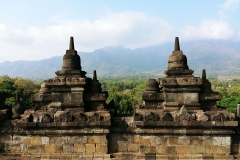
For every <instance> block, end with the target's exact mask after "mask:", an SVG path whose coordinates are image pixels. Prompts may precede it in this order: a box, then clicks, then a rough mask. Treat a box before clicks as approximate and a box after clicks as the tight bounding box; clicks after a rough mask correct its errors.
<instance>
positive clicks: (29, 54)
mask: <svg viewBox="0 0 240 160" xmlns="http://www.w3.org/2000/svg"><path fill="white" fill-rule="evenodd" d="M173 32H174V29H173V26H171V25H170V24H169V23H168V22H166V21H164V20H162V19H160V18H155V17H149V16H147V15H146V14H145V13H142V12H135V11H126V12H121V13H113V12H107V13H106V14H105V15H104V16H103V17H101V18H99V19H97V20H94V21H89V20H88V19H80V20H61V21H59V22H58V23H57V24H52V25H50V26H46V27H42V28H41V27H37V26H31V27H29V28H26V29H19V28H8V27H7V26H4V25H3V24H0V35H1V36H0V43H1V45H0V49H1V51H4V52H5V55H2V54H1V56H0V61H4V60H18V59H25V60H33V59H43V58H49V57H52V56H57V55H63V54H64V53H65V50H66V49H67V48H68V43H69V37H70V36H73V37H74V40H75V48H76V50H78V51H93V50H95V49H99V48H101V47H105V46H116V45H123V46H125V47H128V48H131V49H134V48H137V47H145V46H149V45H154V44H159V43H163V42H166V41H168V40H170V39H172V37H174V36H173Z"/></svg>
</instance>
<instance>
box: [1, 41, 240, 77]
mask: <svg viewBox="0 0 240 160" xmlns="http://www.w3.org/2000/svg"><path fill="white" fill-rule="evenodd" d="M239 44H240V41H216V40H215V41H214V40H201V41H192V42H181V43H180V45H181V46H180V47H181V50H182V51H183V53H184V54H185V55H186V56H187V58H188V66H189V68H190V69H193V70H194V71H195V73H194V75H195V76H200V75H201V70H202V69H206V70H207V73H208V74H211V75H214V76H216V75H226V76H228V75H239V74H240V63H239V61H240V45H239ZM172 50H173V43H172V42H171V43H165V44H161V45H155V46H149V47H145V48H137V49H135V50H131V49H128V48H124V47H121V46H118V47H105V48H101V49H98V50H95V51H94V52H78V54H79V55H80V57H81V66H82V70H84V71H86V72H87V73H88V74H87V75H88V76H90V77H91V76H92V75H91V74H92V71H93V70H95V69H96V70H97V73H98V77H125V76H150V75H151V76H158V77H160V76H163V71H164V70H165V69H167V65H168V64H167V59H168V56H169V55H170V54H171V52H172ZM61 66H62V56H56V57H52V58H49V59H44V60H38V61H15V62H8V61H5V62H2V63H0V75H5V74H7V75H9V76H11V77H16V76H19V77H26V78H30V79H35V80H43V79H47V78H52V77H54V76H55V74H54V73H55V71H57V70H60V69H61Z"/></svg>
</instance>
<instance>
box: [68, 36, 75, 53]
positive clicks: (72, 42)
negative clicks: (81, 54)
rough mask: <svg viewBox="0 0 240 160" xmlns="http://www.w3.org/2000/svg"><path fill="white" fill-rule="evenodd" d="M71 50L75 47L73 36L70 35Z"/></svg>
mask: <svg viewBox="0 0 240 160" xmlns="http://www.w3.org/2000/svg"><path fill="white" fill-rule="evenodd" d="M69 50H75V49H74V41H73V37H70V43H69Z"/></svg>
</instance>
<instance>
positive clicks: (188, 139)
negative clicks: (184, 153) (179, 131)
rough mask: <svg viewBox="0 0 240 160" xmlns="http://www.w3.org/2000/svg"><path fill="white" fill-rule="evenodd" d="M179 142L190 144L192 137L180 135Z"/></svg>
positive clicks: (180, 143)
mask: <svg viewBox="0 0 240 160" xmlns="http://www.w3.org/2000/svg"><path fill="white" fill-rule="evenodd" d="M178 144H179V145H189V144H190V137H189V136H180V137H178Z"/></svg>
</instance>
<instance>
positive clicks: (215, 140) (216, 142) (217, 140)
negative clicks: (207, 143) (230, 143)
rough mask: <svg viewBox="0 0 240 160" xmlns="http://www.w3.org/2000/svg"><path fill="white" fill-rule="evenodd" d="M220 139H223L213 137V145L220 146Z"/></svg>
mask: <svg viewBox="0 0 240 160" xmlns="http://www.w3.org/2000/svg"><path fill="white" fill-rule="evenodd" d="M222 138H223V137H220V136H219V137H213V145H215V146H220V145H222Z"/></svg>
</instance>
